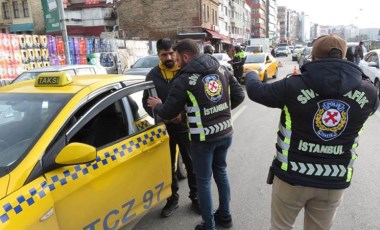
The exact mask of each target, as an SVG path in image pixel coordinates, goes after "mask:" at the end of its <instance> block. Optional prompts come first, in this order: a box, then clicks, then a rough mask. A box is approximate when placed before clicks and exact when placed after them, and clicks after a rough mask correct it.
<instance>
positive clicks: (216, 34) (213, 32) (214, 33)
mask: <svg viewBox="0 0 380 230" xmlns="http://www.w3.org/2000/svg"><path fill="white" fill-rule="evenodd" d="M206 32H207V33H208V34H209V35H210V36H211V38H213V39H219V40H221V39H222V35H221V34H219V33H218V32H215V31H213V30H208V29H206Z"/></svg>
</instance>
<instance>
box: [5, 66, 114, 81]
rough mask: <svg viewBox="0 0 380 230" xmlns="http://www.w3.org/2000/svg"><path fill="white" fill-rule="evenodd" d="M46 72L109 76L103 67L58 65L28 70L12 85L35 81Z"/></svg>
mask: <svg viewBox="0 0 380 230" xmlns="http://www.w3.org/2000/svg"><path fill="white" fill-rule="evenodd" d="M46 72H66V73H68V74H69V75H70V76H80V75H92V74H107V70H106V69H105V68H104V67H103V66H96V65H57V66H49V67H42V68H35V69H31V70H27V71H25V72H23V73H21V74H20V75H18V77H16V78H15V79H14V80H13V81H12V83H15V82H20V81H26V80H32V79H35V78H36V77H37V76H38V75H39V74H40V73H46Z"/></svg>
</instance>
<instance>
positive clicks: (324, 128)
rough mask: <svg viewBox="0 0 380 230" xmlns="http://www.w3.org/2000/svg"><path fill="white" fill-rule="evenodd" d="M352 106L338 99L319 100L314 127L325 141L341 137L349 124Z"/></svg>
mask: <svg viewBox="0 0 380 230" xmlns="http://www.w3.org/2000/svg"><path fill="white" fill-rule="evenodd" d="M349 109H350V106H349V105H348V104H347V103H345V102H343V101H338V100H325V101H320V102H318V111H317V112H316V113H315V116H314V121H313V128H314V132H315V133H316V134H317V135H318V137H319V138H321V139H322V140H325V141H329V140H332V139H334V138H336V137H339V136H340V134H342V132H343V131H344V129H345V128H346V126H347V121H348V110H349Z"/></svg>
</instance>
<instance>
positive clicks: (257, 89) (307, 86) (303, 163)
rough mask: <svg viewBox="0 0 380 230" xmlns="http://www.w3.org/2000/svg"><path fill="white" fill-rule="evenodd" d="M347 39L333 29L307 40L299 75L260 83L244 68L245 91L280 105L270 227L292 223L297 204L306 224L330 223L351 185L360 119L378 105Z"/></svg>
mask: <svg viewBox="0 0 380 230" xmlns="http://www.w3.org/2000/svg"><path fill="white" fill-rule="evenodd" d="M346 50H347V48H346V43H345V41H344V40H342V39H341V38H340V37H338V36H335V35H327V36H321V37H319V38H317V39H316V40H315V41H314V42H313V51H312V61H311V62H309V63H307V64H305V65H303V66H302V68H301V75H297V76H292V77H289V78H285V79H282V80H280V81H277V82H274V83H272V84H262V83H261V82H260V80H259V78H258V76H257V73H256V72H250V73H248V74H247V76H246V89H247V94H248V97H249V98H250V99H251V100H252V101H255V102H257V103H260V104H263V105H266V106H268V107H272V108H279V109H281V110H282V112H281V117H280V122H279V130H278V132H277V143H276V150H275V151H274V160H273V162H272V165H271V167H270V170H269V175H268V180H267V182H268V183H269V184H272V183H273V185H272V203H271V229H272V230H276V229H281V230H284V229H292V228H293V227H294V222H295V220H296V217H297V215H298V213H299V212H300V210H301V209H303V208H304V209H305V213H304V229H331V227H332V224H333V220H334V217H335V212H336V210H337V208H338V206H339V205H340V203H341V201H342V197H343V193H344V190H345V188H347V187H349V186H350V183H351V179H352V176H353V166H354V162H355V160H356V158H357V156H358V155H357V154H356V147H357V146H358V137H359V133H360V131H361V129H362V128H363V124H364V123H365V121H366V120H367V118H368V117H369V116H370V115H372V114H373V113H374V112H375V111H376V109H377V107H378V105H379V99H378V98H377V92H376V88H375V87H374V86H373V84H371V82H370V81H369V80H368V79H365V77H364V76H363V74H362V72H361V70H360V68H358V67H357V66H356V65H355V64H354V63H352V62H349V61H346V60H344V59H343V58H344V57H345V55H346Z"/></svg>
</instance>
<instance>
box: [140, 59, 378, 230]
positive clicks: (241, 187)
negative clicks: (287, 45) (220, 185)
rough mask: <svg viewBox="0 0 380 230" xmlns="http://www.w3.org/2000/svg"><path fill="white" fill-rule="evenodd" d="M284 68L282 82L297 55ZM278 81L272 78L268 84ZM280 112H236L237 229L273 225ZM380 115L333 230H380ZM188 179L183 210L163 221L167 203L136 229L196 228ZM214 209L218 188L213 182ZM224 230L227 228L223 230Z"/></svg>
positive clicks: (372, 122) (246, 107)
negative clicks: (270, 180)
mask: <svg viewBox="0 0 380 230" xmlns="http://www.w3.org/2000/svg"><path fill="white" fill-rule="evenodd" d="M278 60H280V61H281V63H282V64H283V67H282V68H280V70H279V79H281V78H283V77H284V76H285V75H286V74H288V73H291V72H292V71H293V67H294V66H297V69H298V64H297V62H293V61H291V57H290V56H289V57H281V58H278ZM273 81H274V80H269V82H268V83H271V82H273ZM280 112H281V111H280V110H279V109H270V108H267V107H264V106H262V105H259V104H256V103H254V102H252V101H250V100H249V99H248V97H247V98H246V99H245V101H244V102H243V104H242V105H240V106H239V107H238V108H236V109H235V110H234V111H233V119H234V123H233V124H234V130H235V132H234V137H233V144H232V146H231V148H230V150H229V153H228V173H229V176H230V183H231V190H232V191H231V192H232V194H231V195H232V200H231V210H232V215H233V222H234V226H233V227H232V228H230V229H231V230H245V229H246V230H264V229H269V227H270V198H271V186H270V185H267V184H266V178H267V172H268V167H269V165H270V164H271V161H272V159H273V156H274V153H275V148H274V144H275V141H276V132H277V129H278V119H279V115H280ZM379 127H380V116H379V112H377V114H376V115H374V116H372V117H371V118H370V119H369V120H368V121H367V123H366V126H365V130H364V134H363V135H362V137H361V140H360V142H359V143H360V146H359V148H358V151H357V152H358V154H359V158H358V159H357V160H356V163H355V171H354V175H353V182H352V185H351V186H350V187H349V188H348V189H347V190H346V192H345V197H344V200H343V203H342V205H341V206H340V208H339V210H338V212H337V216H336V220H335V224H334V225H333V229H335V230H351V229H352V230H358V229H360V230H375V229H376V230H378V229H380V227H379V226H380V206H379V204H380V192H379V186H380V176H379V173H378V172H379V170H380V141H379V134H380V133H379V131H378V130H379ZM188 191H189V190H188V187H187V181H186V180H182V181H181V182H180V191H179V192H180V207H179V208H178V209H177V210H176V211H175V212H174V214H173V215H172V216H170V217H168V218H161V217H160V213H161V209H162V208H163V206H164V205H165V202H164V203H162V204H160V205H158V206H157V207H155V208H154V209H153V210H151V211H150V212H149V213H148V214H147V215H146V216H145V217H144V218H142V219H141V221H140V222H139V223H138V224H137V225H136V226H135V227H134V230H182V229H183V230H190V229H191V230H192V229H194V227H195V225H197V224H199V223H201V217H200V216H198V215H197V214H195V213H194V212H193V211H192V210H191V202H190V199H189V198H187V196H188ZM212 192H213V199H214V207H215V208H217V204H218V202H217V201H218V197H217V189H216V186H215V184H213V191H212ZM302 219H303V214H302V213H301V214H300V216H299V217H298V219H297V221H296V227H295V229H296V230H301V229H303V226H302V222H303V220H302ZM218 229H221V228H218Z"/></svg>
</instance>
